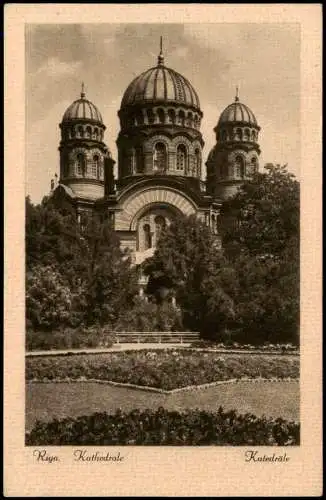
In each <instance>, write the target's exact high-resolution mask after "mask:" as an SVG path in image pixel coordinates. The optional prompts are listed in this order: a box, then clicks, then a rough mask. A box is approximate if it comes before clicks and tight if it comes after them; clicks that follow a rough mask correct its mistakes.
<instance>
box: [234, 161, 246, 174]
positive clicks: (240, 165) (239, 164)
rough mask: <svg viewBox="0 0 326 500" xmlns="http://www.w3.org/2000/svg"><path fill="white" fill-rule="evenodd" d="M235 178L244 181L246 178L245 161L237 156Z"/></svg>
mask: <svg viewBox="0 0 326 500" xmlns="http://www.w3.org/2000/svg"><path fill="white" fill-rule="evenodd" d="M234 170H235V176H236V177H238V179H243V177H244V159H243V158H242V156H237V157H236V159H235V164H234Z"/></svg>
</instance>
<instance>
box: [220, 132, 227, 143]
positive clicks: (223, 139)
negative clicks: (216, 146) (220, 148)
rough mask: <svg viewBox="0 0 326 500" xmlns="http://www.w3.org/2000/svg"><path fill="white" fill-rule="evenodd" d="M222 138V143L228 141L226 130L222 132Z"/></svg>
mask: <svg viewBox="0 0 326 500" xmlns="http://www.w3.org/2000/svg"><path fill="white" fill-rule="evenodd" d="M221 137H222V141H226V140H227V138H228V135H227V133H226V130H222V133H221Z"/></svg>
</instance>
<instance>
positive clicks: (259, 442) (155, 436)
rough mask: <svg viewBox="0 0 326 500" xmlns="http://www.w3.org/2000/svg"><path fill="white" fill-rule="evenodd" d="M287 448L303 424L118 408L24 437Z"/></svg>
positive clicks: (231, 414)
mask: <svg viewBox="0 0 326 500" xmlns="http://www.w3.org/2000/svg"><path fill="white" fill-rule="evenodd" d="M79 444H81V445H83V446H102V445H103V446H112V445H151V446H153V445H172V446H175V445H181V446H182V445H183V446H200V445H202V446H207V445H222V446H223V445H224V446H245V445H254V446H271V445H279V446H289V445H299V444H300V425H299V424H298V423H295V422H289V421H287V420H284V419H282V418H277V419H272V418H266V417H262V418H259V417H256V416H255V415H252V414H249V413H247V414H245V415H239V414H238V413H237V412H236V411H234V410H231V411H224V410H223V409H222V408H221V407H220V408H219V410H218V412H217V413H211V412H206V411H202V410H198V409H196V410H187V411H186V412H183V413H179V412H177V411H168V410H166V409H164V408H158V409H157V410H154V411H153V410H144V411H140V410H132V411H131V412H129V413H125V412H122V411H121V410H118V411H117V412H116V413H115V414H113V415H109V414H107V413H94V414H93V415H89V416H82V417H78V418H75V419H74V418H65V419H63V420H53V421H52V422H50V423H41V422H37V423H36V425H35V427H34V428H33V430H32V431H31V432H30V433H29V434H26V445H27V446H43V445H47V446H61V445H79Z"/></svg>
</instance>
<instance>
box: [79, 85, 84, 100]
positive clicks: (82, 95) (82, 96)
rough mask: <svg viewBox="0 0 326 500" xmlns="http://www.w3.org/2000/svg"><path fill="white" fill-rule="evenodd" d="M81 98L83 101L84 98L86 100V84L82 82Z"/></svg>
mask: <svg viewBox="0 0 326 500" xmlns="http://www.w3.org/2000/svg"><path fill="white" fill-rule="evenodd" d="M80 97H81V98H82V99H84V98H85V84H84V82H82V84H81V93H80Z"/></svg>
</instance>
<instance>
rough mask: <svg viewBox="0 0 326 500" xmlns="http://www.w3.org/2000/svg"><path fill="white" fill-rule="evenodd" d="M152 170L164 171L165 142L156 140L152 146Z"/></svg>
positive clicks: (165, 163) (165, 164)
mask: <svg viewBox="0 0 326 500" xmlns="http://www.w3.org/2000/svg"><path fill="white" fill-rule="evenodd" d="M153 167H154V170H156V171H159V172H165V171H166V169H167V153H166V147H165V144H163V143H162V142H157V143H156V144H155V148H154V165H153Z"/></svg>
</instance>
